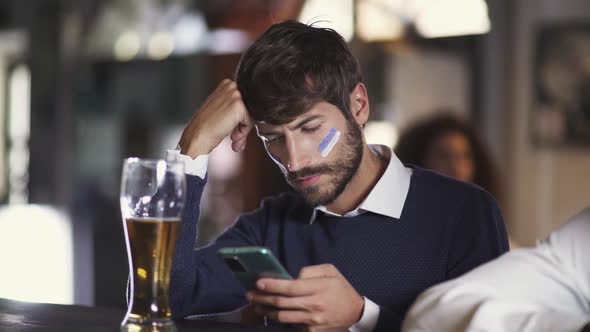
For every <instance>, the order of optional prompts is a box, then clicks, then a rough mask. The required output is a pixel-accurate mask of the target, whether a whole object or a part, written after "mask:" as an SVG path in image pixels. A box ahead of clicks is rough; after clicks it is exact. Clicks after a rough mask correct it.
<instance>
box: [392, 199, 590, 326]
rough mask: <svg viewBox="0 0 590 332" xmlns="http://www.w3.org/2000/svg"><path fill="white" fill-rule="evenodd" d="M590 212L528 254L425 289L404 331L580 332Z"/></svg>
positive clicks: (586, 312) (589, 297)
mask: <svg viewBox="0 0 590 332" xmlns="http://www.w3.org/2000/svg"><path fill="white" fill-rule="evenodd" d="M589 252H590V209H586V210H585V211H583V212H582V213H581V214H579V215H577V216H576V217H574V218H572V219H571V220H570V221H568V222H567V223H566V224H564V225H563V226H562V227H560V228H559V229H558V230H556V231H555V232H553V233H552V234H551V235H550V236H549V238H547V239H546V240H545V241H542V242H540V243H539V244H538V245H537V247H535V248H532V249H521V250H516V251H513V252H510V253H506V254H504V255H503V256H501V257H500V258H498V259H496V260H494V261H491V262H489V263H487V264H484V265H482V266H480V267H478V268H476V269H475V270H473V271H471V272H469V273H467V274H465V275H463V276H462V277H459V278H457V279H454V280H451V281H447V282H445V283H442V284H440V285H438V286H435V287H432V288H430V289H428V290H427V291H426V292H424V293H423V294H421V295H420V296H419V297H418V299H417V300H416V302H415V303H414V305H413V306H412V307H411V309H410V311H409V312H408V314H407V316H406V318H405V321H404V325H403V331H430V330H436V331H580V330H581V329H582V327H583V326H584V325H585V324H586V323H587V322H588V321H590V260H589V259H588V253H589Z"/></svg>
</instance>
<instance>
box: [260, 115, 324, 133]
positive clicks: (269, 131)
mask: <svg viewBox="0 0 590 332" xmlns="http://www.w3.org/2000/svg"><path fill="white" fill-rule="evenodd" d="M321 117H322V115H321V114H313V115H310V116H308V117H307V118H305V119H303V120H301V121H300V122H299V123H297V124H295V125H293V126H292V127H289V129H291V130H295V129H299V128H301V127H303V126H305V125H306V124H307V123H309V122H311V121H313V120H315V119H319V118H321ZM279 134H280V133H277V132H274V131H273V130H272V129H271V130H268V131H265V130H262V129H260V128H259V129H258V135H259V136H271V135H279Z"/></svg>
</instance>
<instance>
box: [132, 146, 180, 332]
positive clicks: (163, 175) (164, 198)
mask: <svg viewBox="0 0 590 332" xmlns="http://www.w3.org/2000/svg"><path fill="white" fill-rule="evenodd" d="M185 192H186V184H185V175H184V165H183V164H182V163H179V162H168V161H165V160H153V159H139V158H128V159H126V160H125V161H124V163H123V176H122V179H121V197H120V200H121V214H122V217H123V229H124V230H125V241H126V243H127V257H128V261H129V282H128V286H127V305H128V309H127V314H126V315H125V318H124V320H123V322H122V323H121V331H176V328H175V326H174V323H173V322H172V320H171V313H170V304H169V301H168V285H169V283H170V267H171V265H172V256H173V254H174V245H175V243H176V237H177V235H178V231H179V229H180V218H181V215H182V209H183V207H184V201H185V196H186V193H185Z"/></svg>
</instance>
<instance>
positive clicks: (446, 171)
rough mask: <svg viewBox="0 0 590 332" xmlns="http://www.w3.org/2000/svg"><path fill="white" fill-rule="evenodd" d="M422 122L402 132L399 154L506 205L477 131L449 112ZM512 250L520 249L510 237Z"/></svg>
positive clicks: (495, 174) (396, 151)
mask: <svg viewBox="0 0 590 332" xmlns="http://www.w3.org/2000/svg"><path fill="white" fill-rule="evenodd" d="M438 113H439V114H437V115H435V116H433V117H430V118H428V119H425V120H421V121H418V122H416V123H414V124H413V125H411V126H410V127H408V128H407V129H406V130H404V131H403V132H402V134H401V135H400V138H399V140H398V143H397V144H396V146H395V154H396V155H397V156H398V157H399V159H400V160H401V161H402V162H403V163H405V164H410V165H416V166H420V167H423V168H426V169H430V170H433V171H435V172H437V173H440V174H443V175H446V176H450V177H453V178H456V179H459V180H461V181H465V182H471V183H475V184H476V185H478V186H480V187H482V188H483V189H485V190H486V191H488V192H489V193H491V194H492V195H493V196H494V197H495V198H496V200H498V201H499V202H500V206H502V205H503V204H502V203H503V201H504V200H503V197H504V195H503V192H502V186H501V182H500V180H499V177H498V171H497V169H496V166H495V163H494V162H493V160H492V157H491V155H490V153H489V151H488V149H487V148H486V146H485V145H484V144H483V141H482V139H481V138H480V137H479V135H478V134H477V132H476V130H475V127H474V126H472V125H471V124H470V123H468V122H467V121H465V120H462V119H460V118H459V117H458V116H456V115H454V114H453V113H452V112H450V111H448V110H441V111H439V112H438ZM508 242H509V244H510V248H518V247H519V245H518V243H517V242H516V241H514V240H513V239H512V238H511V237H510V236H509V237H508Z"/></svg>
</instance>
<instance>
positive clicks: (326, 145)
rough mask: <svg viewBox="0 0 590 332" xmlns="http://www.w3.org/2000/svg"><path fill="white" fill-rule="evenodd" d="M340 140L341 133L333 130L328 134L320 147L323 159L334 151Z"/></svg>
mask: <svg viewBox="0 0 590 332" xmlns="http://www.w3.org/2000/svg"><path fill="white" fill-rule="evenodd" d="M339 139H340V132H339V131H338V130H337V129H335V128H332V129H330V131H329V132H328V135H326V137H325V138H324V139H323V140H322V142H321V143H320V145H318V151H319V152H320V155H321V156H322V157H323V158H326V157H327V156H328V154H329V153H330V152H331V151H332V149H333V148H334V146H335V145H336V143H338V140H339Z"/></svg>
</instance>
